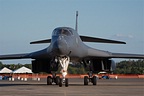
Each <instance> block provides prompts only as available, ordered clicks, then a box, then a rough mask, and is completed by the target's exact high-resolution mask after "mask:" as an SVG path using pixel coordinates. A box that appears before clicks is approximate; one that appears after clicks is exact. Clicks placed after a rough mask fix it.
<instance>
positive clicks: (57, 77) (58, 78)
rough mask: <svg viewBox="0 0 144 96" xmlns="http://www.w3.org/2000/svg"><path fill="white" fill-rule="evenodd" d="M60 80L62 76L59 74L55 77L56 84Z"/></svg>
mask: <svg viewBox="0 0 144 96" xmlns="http://www.w3.org/2000/svg"><path fill="white" fill-rule="evenodd" d="M59 82H60V77H59V76H56V78H55V83H56V85H58V84H59Z"/></svg>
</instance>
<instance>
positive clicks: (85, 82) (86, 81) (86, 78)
mask: <svg viewBox="0 0 144 96" xmlns="http://www.w3.org/2000/svg"><path fill="white" fill-rule="evenodd" d="M84 85H88V76H84Z"/></svg>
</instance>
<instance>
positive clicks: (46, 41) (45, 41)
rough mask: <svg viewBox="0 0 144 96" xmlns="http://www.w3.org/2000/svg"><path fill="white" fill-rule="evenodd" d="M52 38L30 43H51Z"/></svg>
mask: <svg viewBox="0 0 144 96" xmlns="http://www.w3.org/2000/svg"><path fill="white" fill-rule="evenodd" d="M50 42H51V39H45V40H39V41H33V42H30V44H41V43H50Z"/></svg>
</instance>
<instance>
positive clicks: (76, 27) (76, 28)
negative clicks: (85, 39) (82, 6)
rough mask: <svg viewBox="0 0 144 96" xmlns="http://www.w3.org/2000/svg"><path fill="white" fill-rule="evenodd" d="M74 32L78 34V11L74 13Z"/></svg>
mask: <svg viewBox="0 0 144 96" xmlns="http://www.w3.org/2000/svg"><path fill="white" fill-rule="evenodd" d="M75 30H76V31H77V32H78V11H76V25H75Z"/></svg>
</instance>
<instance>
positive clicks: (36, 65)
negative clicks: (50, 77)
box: [32, 60, 58, 73]
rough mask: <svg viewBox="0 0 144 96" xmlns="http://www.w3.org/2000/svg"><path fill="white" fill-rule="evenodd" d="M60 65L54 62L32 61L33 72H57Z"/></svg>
mask: <svg viewBox="0 0 144 96" xmlns="http://www.w3.org/2000/svg"><path fill="white" fill-rule="evenodd" d="M57 70H58V64H57V63H55V62H52V61H51V60H33V61H32V72H34V73H39V72H46V73H51V71H57Z"/></svg>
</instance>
